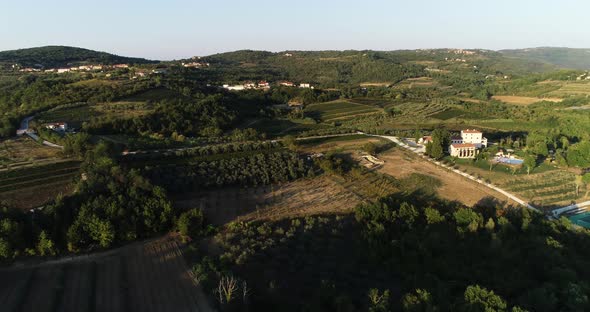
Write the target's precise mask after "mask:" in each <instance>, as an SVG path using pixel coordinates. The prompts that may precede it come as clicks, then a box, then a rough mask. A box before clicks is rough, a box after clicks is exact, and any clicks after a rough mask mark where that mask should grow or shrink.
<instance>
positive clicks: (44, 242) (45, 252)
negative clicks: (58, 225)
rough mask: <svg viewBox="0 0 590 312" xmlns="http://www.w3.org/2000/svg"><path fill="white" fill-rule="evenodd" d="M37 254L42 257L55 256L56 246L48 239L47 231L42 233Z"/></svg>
mask: <svg viewBox="0 0 590 312" xmlns="http://www.w3.org/2000/svg"><path fill="white" fill-rule="evenodd" d="M36 249H37V253H38V254H39V255H40V256H42V257H43V256H54V255H55V253H56V251H55V244H54V243H53V241H52V240H51V239H50V238H49V237H47V233H45V231H41V234H39V242H38V243H37V248H36Z"/></svg>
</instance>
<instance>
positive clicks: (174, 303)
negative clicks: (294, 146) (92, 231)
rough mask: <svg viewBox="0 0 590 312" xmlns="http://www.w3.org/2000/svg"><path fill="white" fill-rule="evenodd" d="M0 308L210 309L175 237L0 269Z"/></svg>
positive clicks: (35, 309)
mask: <svg viewBox="0 0 590 312" xmlns="http://www.w3.org/2000/svg"><path fill="white" fill-rule="evenodd" d="M0 306H2V311H39V312H45V311H47V312H51V311H73V312H74V311H97V312H98V311H105V312H107V311H108V312H111V311H112V312H118V311H142V312H143V311H205V312H208V311H211V309H210V307H209V305H208V303H207V301H206V299H205V296H204V294H203V293H202V291H201V289H200V287H198V286H197V285H196V283H195V281H194V279H193V277H192V274H191V272H190V271H189V269H188V268H187V266H186V263H185V260H184V257H183V254H182V249H181V243H180V242H179V240H178V238H176V237H174V236H166V237H164V238H160V239H157V240H152V241H148V242H141V243H136V244H132V245H130V246H126V247H122V248H120V249H116V250H112V251H107V252H104V253H100V254H91V255H89V256H80V257H77V258H73V259H69V258H64V259H61V260H56V261H48V262H46V263H42V264H40V265H24V266H19V267H14V268H6V269H0Z"/></svg>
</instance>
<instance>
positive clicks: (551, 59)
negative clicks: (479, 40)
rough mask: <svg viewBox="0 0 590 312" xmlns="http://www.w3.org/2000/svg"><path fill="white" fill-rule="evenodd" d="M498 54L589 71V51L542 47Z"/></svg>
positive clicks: (503, 51)
mask: <svg viewBox="0 0 590 312" xmlns="http://www.w3.org/2000/svg"><path fill="white" fill-rule="evenodd" d="M500 52H501V53H502V54H503V55H505V56H508V57H515V58H520V59H526V60H531V61H537V62H544V63H548V64H553V65H556V66H558V67H561V68H572V69H590V49H572V48H554V47H542V48H532V49H517V50H501V51H500Z"/></svg>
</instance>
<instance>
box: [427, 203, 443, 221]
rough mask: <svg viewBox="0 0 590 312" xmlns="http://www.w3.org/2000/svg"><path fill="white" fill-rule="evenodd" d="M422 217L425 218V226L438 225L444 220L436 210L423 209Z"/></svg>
mask: <svg viewBox="0 0 590 312" xmlns="http://www.w3.org/2000/svg"><path fill="white" fill-rule="evenodd" d="M424 215H425V216H426V223H427V224H435V223H440V222H443V221H444V220H445V217H444V216H441V214H440V212H439V211H438V210H437V209H434V208H430V207H427V208H426V209H424Z"/></svg>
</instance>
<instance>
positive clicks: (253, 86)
mask: <svg viewBox="0 0 590 312" xmlns="http://www.w3.org/2000/svg"><path fill="white" fill-rule="evenodd" d="M256 86H257V85H256V84H255V83H254V82H251V81H248V82H246V83H245V84H244V88H246V89H256Z"/></svg>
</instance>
